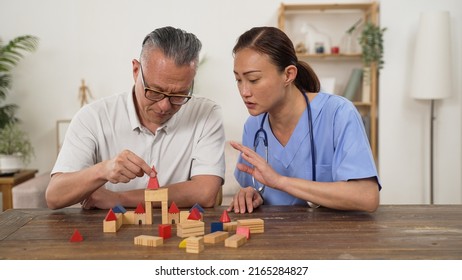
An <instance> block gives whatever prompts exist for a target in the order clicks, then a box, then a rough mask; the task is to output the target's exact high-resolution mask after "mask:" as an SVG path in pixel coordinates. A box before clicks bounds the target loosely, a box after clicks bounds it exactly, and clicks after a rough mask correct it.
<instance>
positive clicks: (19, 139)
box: [0, 124, 34, 174]
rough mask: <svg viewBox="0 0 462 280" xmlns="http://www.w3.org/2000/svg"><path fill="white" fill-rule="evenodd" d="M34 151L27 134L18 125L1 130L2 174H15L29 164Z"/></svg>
mask: <svg viewBox="0 0 462 280" xmlns="http://www.w3.org/2000/svg"><path fill="white" fill-rule="evenodd" d="M33 155H34V149H33V147H32V144H31V143H30V140H29V138H28V137H27V135H26V133H25V132H24V131H22V130H21V129H20V128H19V127H18V125H17V124H7V125H6V126H4V127H3V128H2V129H1V130H0V172H1V173H2V174H4V173H15V172H17V171H19V170H20V169H22V168H23V167H24V165H25V164H27V163H29V162H30V160H31V158H32V156H33Z"/></svg>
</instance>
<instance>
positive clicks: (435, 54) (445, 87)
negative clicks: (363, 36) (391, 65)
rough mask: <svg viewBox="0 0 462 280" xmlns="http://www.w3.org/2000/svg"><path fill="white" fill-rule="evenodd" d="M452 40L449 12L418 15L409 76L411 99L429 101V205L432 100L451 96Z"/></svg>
mask: <svg viewBox="0 0 462 280" xmlns="http://www.w3.org/2000/svg"><path fill="white" fill-rule="evenodd" d="M451 76H452V73H451V38H450V30H449V12H448V11H437V12H435V11H432V12H423V13H421V15H420V23H419V29H418V32H417V38H416V46H415V52H414V64H413V69H412V76H411V87H410V90H411V96H412V97H413V98H415V99H423V100H430V103H431V107H430V108H431V109H430V204H433V196H434V190H433V183H434V182H433V164H434V163H433V123H434V120H435V117H434V101H435V100H436V99H443V98H447V97H449V96H450V95H451V91H452V79H451Z"/></svg>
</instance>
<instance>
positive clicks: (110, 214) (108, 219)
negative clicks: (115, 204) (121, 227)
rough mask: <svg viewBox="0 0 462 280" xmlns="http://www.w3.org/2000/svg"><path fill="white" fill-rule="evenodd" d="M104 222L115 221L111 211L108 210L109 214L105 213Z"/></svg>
mask: <svg viewBox="0 0 462 280" xmlns="http://www.w3.org/2000/svg"><path fill="white" fill-rule="evenodd" d="M104 220H105V221H106V222H109V221H115V220H117V217H116V215H115V214H114V211H112V209H109V212H107V215H106V218H105V219H104Z"/></svg>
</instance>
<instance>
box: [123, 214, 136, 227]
mask: <svg viewBox="0 0 462 280" xmlns="http://www.w3.org/2000/svg"><path fill="white" fill-rule="evenodd" d="M122 223H123V224H124V225H134V224H135V211H127V212H125V213H123V216H122Z"/></svg>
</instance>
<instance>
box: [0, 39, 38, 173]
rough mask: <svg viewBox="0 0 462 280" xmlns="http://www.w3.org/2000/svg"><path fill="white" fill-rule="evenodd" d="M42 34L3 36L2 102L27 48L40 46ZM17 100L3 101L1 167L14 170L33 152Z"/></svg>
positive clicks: (0, 113)
mask: <svg viewBox="0 0 462 280" xmlns="http://www.w3.org/2000/svg"><path fill="white" fill-rule="evenodd" d="M37 45H38V38H37V37H35V36H31V35H24V36H19V37H16V38H14V39H12V40H10V41H9V42H8V43H7V44H3V41H2V40H1V39H0V102H2V103H3V101H4V100H5V99H6V97H7V95H8V93H9V92H10V90H11V81H12V78H11V70H12V69H13V68H14V67H15V66H16V65H17V64H18V63H19V61H20V60H21V59H22V58H23V56H24V54H25V53H27V52H32V51H34V50H35V49H36V48H37ZM17 108H18V106H17V105H16V104H1V103H0V171H1V172H2V173H5V172H14V171H16V170H17V169H20V168H21V167H22V164H21V163H24V164H25V163H28V162H29V160H30V159H31V156H32V155H33V149H32V145H31V143H30V141H29V139H28V138H27V135H26V133H25V132H23V131H21V130H20V129H19V127H18V126H17V122H18V118H16V116H15V113H16V109H17Z"/></svg>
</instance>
